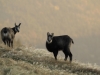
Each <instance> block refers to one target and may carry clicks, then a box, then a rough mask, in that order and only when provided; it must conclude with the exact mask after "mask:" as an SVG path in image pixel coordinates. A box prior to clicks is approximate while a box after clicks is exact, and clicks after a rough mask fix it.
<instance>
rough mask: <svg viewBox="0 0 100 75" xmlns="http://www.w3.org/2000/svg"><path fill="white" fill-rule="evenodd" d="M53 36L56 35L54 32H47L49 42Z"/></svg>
mask: <svg viewBox="0 0 100 75" xmlns="http://www.w3.org/2000/svg"><path fill="white" fill-rule="evenodd" d="M53 36H54V33H51V34H50V33H49V32H47V42H48V43H52V40H53Z"/></svg>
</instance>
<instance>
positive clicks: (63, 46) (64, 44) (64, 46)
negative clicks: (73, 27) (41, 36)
mask: <svg viewBox="0 0 100 75" xmlns="http://www.w3.org/2000/svg"><path fill="white" fill-rule="evenodd" d="M71 43H73V44H74V42H73V40H72V38H70V37H69V36H68V35H62V36H54V33H51V34H50V33H49V32H47V41H46V48H47V50H48V51H49V52H53V54H54V57H55V60H57V55H58V51H60V50H62V51H63V53H64V54H65V59H64V60H65V61H66V60H67V57H68V56H69V57H70V62H71V61H72V53H71V51H70V46H71Z"/></svg>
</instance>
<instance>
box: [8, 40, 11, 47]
mask: <svg viewBox="0 0 100 75" xmlns="http://www.w3.org/2000/svg"><path fill="white" fill-rule="evenodd" d="M10 43H11V40H10V39H9V40H8V46H9V47H10Z"/></svg>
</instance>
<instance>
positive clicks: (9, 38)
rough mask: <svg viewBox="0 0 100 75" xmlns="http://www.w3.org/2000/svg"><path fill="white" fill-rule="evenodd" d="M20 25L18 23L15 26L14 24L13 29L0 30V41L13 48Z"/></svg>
mask: <svg viewBox="0 0 100 75" xmlns="http://www.w3.org/2000/svg"><path fill="white" fill-rule="evenodd" d="M20 25H21V23H19V25H16V23H15V27H13V28H10V27H4V28H3V29H2V30H1V39H2V41H3V42H4V44H5V45H6V44H7V45H8V46H9V47H10V44H11V46H12V48H13V40H14V37H15V34H16V33H17V32H19V29H20Z"/></svg>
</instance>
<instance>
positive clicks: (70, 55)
mask: <svg viewBox="0 0 100 75" xmlns="http://www.w3.org/2000/svg"><path fill="white" fill-rule="evenodd" d="M72 56H73V55H72V53H71V52H70V53H69V57H70V62H72Z"/></svg>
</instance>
